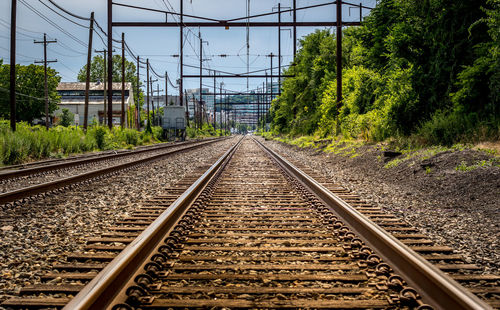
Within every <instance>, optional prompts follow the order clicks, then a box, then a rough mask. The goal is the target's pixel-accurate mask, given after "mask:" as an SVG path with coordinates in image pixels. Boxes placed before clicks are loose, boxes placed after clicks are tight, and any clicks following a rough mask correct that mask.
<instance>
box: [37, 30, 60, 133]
mask: <svg viewBox="0 0 500 310" xmlns="http://www.w3.org/2000/svg"><path fill="white" fill-rule="evenodd" d="M34 43H35V44H43V61H38V60H37V61H35V63H36V64H40V63H43V71H44V86H43V87H44V97H45V128H46V129H47V130H49V88H48V86H47V63H51V62H57V59H56V60H47V44H50V43H57V40H50V41H48V40H47V34H46V33H44V34H43V41H34Z"/></svg>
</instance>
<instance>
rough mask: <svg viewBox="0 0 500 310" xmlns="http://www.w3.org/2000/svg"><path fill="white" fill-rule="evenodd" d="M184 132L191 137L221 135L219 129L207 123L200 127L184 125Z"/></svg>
mask: <svg viewBox="0 0 500 310" xmlns="http://www.w3.org/2000/svg"><path fill="white" fill-rule="evenodd" d="M186 134H187V136H188V137H189V138H191V139H196V138H206V137H214V136H222V135H223V134H222V131H221V130H215V129H214V127H213V126H212V125H210V124H208V123H203V126H202V128H201V129H199V128H193V127H186Z"/></svg>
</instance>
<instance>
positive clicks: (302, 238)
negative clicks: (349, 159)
mask: <svg viewBox="0 0 500 310" xmlns="http://www.w3.org/2000/svg"><path fill="white" fill-rule="evenodd" d="M266 153H267V154H266ZM194 179H195V178H190V179H186V180H184V181H182V182H181V183H179V184H178V186H177V187H175V188H172V189H170V190H169V191H168V192H167V193H166V194H165V195H163V196H159V197H157V198H155V199H152V200H150V201H148V202H147V204H145V205H144V206H143V207H142V208H141V210H138V211H137V212H136V213H134V214H133V215H132V216H131V217H130V218H128V219H126V220H123V221H121V222H119V223H117V226H116V227H114V228H113V229H112V231H110V233H109V234H105V235H103V236H102V237H101V238H97V239H92V240H88V246H87V248H86V249H87V251H88V253H80V254H75V255H73V256H69V257H68V263H67V264H61V265H59V266H54V269H55V271H54V272H52V273H49V274H46V275H42V276H41V279H42V280H43V281H47V282H46V283H45V284H40V285H35V286H31V287H27V288H24V289H23V290H22V291H21V294H22V295H25V296H22V297H19V298H13V299H10V300H7V301H6V302H4V303H3V304H2V305H3V306H4V307H7V308H32V307H33V308H40V307H63V306H64V305H66V309H115V310H118V309H119V310H122V309H138V308H140V309H162V308H328V309H332V308H337V309H346V308H357V309H365V308H366V309H374V308H392V309H399V308H403V309H405V308H406V309H413V308H418V309H432V308H434V309H489V308H490V307H489V306H488V305H487V304H486V303H485V302H484V301H482V300H480V299H479V298H478V297H476V296H475V295H473V294H472V293H471V291H472V292H474V293H476V294H477V295H479V296H481V298H483V299H484V300H485V301H486V302H488V303H490V304H491V305H493V306H495V307H498V306H500V304H499V303H498V293H499V282H498V281H499V280H500V277H498V276H494V275H489V276H481V275H478V274H471V271H472V272H474V270H475V269H474V268H465V266H463V264H462V263H460V258H459V257H458V256H457V255H454V254H452V253H449V251H448V250H447V249H446V250H444V249H443V248H438V247H436V246H433V245H430V244H429V242H428V241H427V240H426V239H425V236H422V235H419V234H416V233H415V232H414V231H412V230H411V227H408V226H404V225H406V224H404V225H403V224H401V223H398V222H397V221H390V220H389V221H385V220H384V219H389V218H390V217H384V216H383V214H381V212H380V210H377V209H376V208H372V209H370V207H369V206H367V205H366V204H364V203H362V202H361V201H360V200H359V199H358V198H357V197H354V196H353V195H351V194H349V193H348V192H346V191H345V189H342V188H340V187H338V186H334V185H332V184H328V183H327V182H325V180H321V181H323V182H324V183H325V184H326V185H327V186H329V187H331V190H332V191H334V192H335V191H336V192H337V193H338V194H339V196H340V197H342V199H341V198H340V197H339V196H335V195H334V194H332V192H331V191H329V190H328V189H326V188H325V186H323V185H321V184H319V183H318V182H316V181H315V180H314V179H312V178H311V177H309V176H308V175H305V174H303V173H301V172H300V171H299V170H297V169H296V168H295V167H294V166H293V165H291V164H290V163H289V162H288V161H286V160H284V159H282V158H280V157H279V156H278V155H277V154H275V153H274V152H272V151H271V150H266V149H265V148H264V146H262V145H260V146H258V145H257V142H255V141H253V140H250V139H248V138H246V139H243V141H242V142H241V143H240V144H238V145H236V146H235V147H233V148H232V149H231V150H229V151H228V152H226V154H225V155H224V156H222V157H221V158H220V159H219V160H218V161H217V162H216V163H215V164H214V165H212V166H211V167H210V168H209V169H208V170H207V171H206V172H204V173H203V175H202V176H201V177H200V178H198V179H197V180H196V181H195V182H194V183H193V180H194ZM187 187H189V188H187ZM186 188H187V190H185V189H186ZM184 190H185V191H184ZM179 195H180V196H179ZM346 201H350V202H351V204H352V205H353V206H350V205H348V204H347V202H346ZM355 208H358V209H360V210H363V211H364V212H365V213H366V214H368V215H369V216H371V217H372V218H373V219H375V220H377V221H379V224H380V225H385V227H386V228H389V230H390V231H391V232H392V233H393V234H395V235H396V237H400V238H399V241H398V240H397V239H396V238H395V237H394V236H393V235H391V234H389V233H387V232H385V231H383V230H382V229H381V228H380V226H377V225H376V224H374V223H373V222H372V221H370V220H369V219H368V218H367V217H366V216H363V215H361V214H360V213H359V212H358V211H356V210H355ZM397 227H401V228H402V229H396V228H397ZM398 234H399V235H398ZM405 244H406V245H405ZM125 245H127V246H125ZM409 247H411V248H413V250H416V251H419V252H421V253H425V255H426V256H427V258H429V259H431V260H433V262H434V263H436V264H437V265H438V266H439V265H440V264H441V267H445V268H444V269H445V270H448V271H450V270H451V271H453V273H451V274H450V275H451V277H453V278H455V279H459V280H460V278H462V279H461V280H463V281H464V283H465V282H467V283H469V284H470V285H469V286H470V287H469V289H470V290H467V289H465V288H464V287H463V286H460V285H459V284H458V283H456V282H455V281H454V280H452V279H451V278H450V277H449V276H446V275H445V274H444V273H443V272H441V271H439V270H438V268H437V267H435V266H433V265H431V264H430V263H429V262H427V261H426V260H424V259H423V258H422V257H421V256H418V255H416V254H415V252H414V251H412V250H411V249H409ZM118 253H119V254H118ZM78 255H79V256H78ZM105 262H109V264H107V263H105ZM443 262H446V263H443ZM460 264H462V265H460ZM445 265H446V266H445ZM453 265H457V266H455V267H453ZM468 267H470V266H468ZM98 271H100V272H99V273H98ZM85 284H87V285H85ZM410 286H412V287H415V289H413V288H411V287H410ZM74 294H77V295H76V297H75V298H72V296H73V295H74ZM68 302H69V303H68Z"/></svg>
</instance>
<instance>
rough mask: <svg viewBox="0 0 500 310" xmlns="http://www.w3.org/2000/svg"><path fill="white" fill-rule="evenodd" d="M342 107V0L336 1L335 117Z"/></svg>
mask: <svg viewBox="0 0 500 310" xmlns="http://www.w3.org/2000/svg"><path fill="white" fill-rule="evenodd" d="M341 105H342V0H337V115H338V112H339V111H340V107H341Z"/></svg>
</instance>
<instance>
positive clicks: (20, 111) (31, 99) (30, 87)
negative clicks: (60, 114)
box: [0, 63, 61, 123]
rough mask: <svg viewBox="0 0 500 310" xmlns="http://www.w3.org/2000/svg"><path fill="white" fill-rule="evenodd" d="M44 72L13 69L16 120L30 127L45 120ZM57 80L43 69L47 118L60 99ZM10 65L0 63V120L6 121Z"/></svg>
mask: <svg viewBox="0 0 500 310" xmlns="http://www.w3.org/2000/svg"><path fill="white" fill-rule="evenodd" d="M44 76H45V74H44V68H43V66H38V65H34V64H31V65H28V66H23V65H16V92H17V96H16V120H17V121H25V122H28V123H32V122H33V120H34V119H37V118H38V119H41V118H42V117H45V99H44V98H45V93H44V80H45V78H44ZM60 81H61V77H60V76H59V75H58V73H57V71H56V70H54V69H52V68H50V67H49V68H47V88H48V93H49V114H51V113H53V112H54V111H55V110H57V104H58V103H59V100H60V97H59V95H58V94H57V85H59V82H60ZM9 87H10V65H3V64H1V63H0V118H4V119H8V118H9V117H10V100H9Z"/></svg>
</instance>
